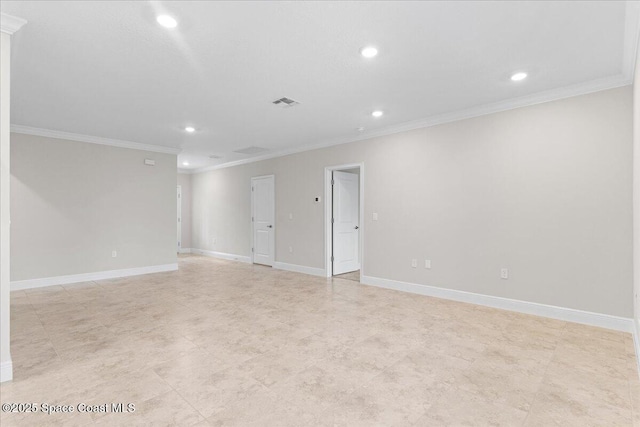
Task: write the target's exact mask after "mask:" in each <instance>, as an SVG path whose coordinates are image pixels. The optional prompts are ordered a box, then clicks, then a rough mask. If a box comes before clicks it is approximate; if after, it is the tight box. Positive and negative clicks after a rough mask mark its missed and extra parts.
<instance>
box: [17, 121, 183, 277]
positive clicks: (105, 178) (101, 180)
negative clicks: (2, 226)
mask: <svg viewBox="0 0 640 427" xmlns="http://www.w3.org/2000/svg"><path fill="white" fill-rule="evenodd" d="M145 159H153V160H155V166H146V165H145V164H144V160H145ZM11 163H12V165H11V186H12V187H11V188H12V192H11V217H12V223H11V252H12V259H11V280H12V281H21V280H28V279H38V278H45V277H55V276H65V275H73V274H83V273H94V272H101V271H111V270H120V269H130V268H138V267H149V266H158V265H166V264H172V263H175V262H176V260H177V256H176V231H177V229H176V174H177V168H176V156H175V155H171V154H160V153H151V152H147V151H140V150H132V149H128V148H118V147H111V146H106V145H98V144H87V143H83V142H77V141H67V140H62V139H53V138H45V137H39V136H31V135H23V134H17V133H12V134H11ZM114 250H115V251H117V257H115V258H113V257H112V251H114Z"/></svg>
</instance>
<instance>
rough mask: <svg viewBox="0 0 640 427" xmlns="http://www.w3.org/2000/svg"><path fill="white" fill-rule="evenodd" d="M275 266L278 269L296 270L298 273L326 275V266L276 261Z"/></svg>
mask: <svg viewBox="0 0 640 427" xmlns="http://www.w3.org/2000/svg"><path fill="white" fill-rule="evenodd" d="M273 268H276V269H278V270H286V271H294V272H296V273H302V274H310V275H312V276H320V277H326V276H327V274H326V271H325V269H324V268H315V267H307V266H304V265H296V264H287V263H284V262H274V263H273Z"/></svg>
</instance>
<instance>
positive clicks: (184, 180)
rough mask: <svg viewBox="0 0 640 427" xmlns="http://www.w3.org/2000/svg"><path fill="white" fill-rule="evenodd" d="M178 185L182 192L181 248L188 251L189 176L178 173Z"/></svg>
mask: <svg viewBox="0 0 640 427" xmlns="http://www.w3.org/2000/svg"><path fill="white" fill-rule="evenodd" d="M178 185H179V186H180V187H181V190H182V204H181V206H182V224H180V232H181V233H182V248H183V249H188V248H190V247H191V175H188V174H184V173H179V174H178Z"/></svg>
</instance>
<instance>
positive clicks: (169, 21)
mask: <svg viewBox="0 0 640 427" xmlns="http://www.w3.org/2000/svg"><path fill="white" fill-rule="evenodd" d="M156 21H158V24H160V25H162V26H163V27H165V28H175V27H177V26H178V21H176V20H175V19H173V18H172V17H170V16H169V15H160V16H158V17H157V18H156Z"/></svg>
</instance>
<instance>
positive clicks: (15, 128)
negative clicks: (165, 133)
mask: <svg viewBox="0 0 640 427" xmlns="http://www.w3.org/2000/svg"><path fill="white" fill-rule="evenodd" d="M11 132H14V133H21V134H25V135H34V136H44V137H48V138H56V139H66V140H69V141H78V142H88V143H90V144H100V145H110V146H112V147H119V148H130V149H132V150H142V151H151V152H154V153H164V154H178V153H180V151H182V150H181V149H180V148H172V147H163V146H160V145H152V144H141V143H139V142H131V141H124V140H121V139H109V138H101V137H99V136H90V135H81V134H78V133H70V132H61V131H57V130H49V129H40V128H34V127H30V126H22V125H11Z"/></svg>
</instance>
